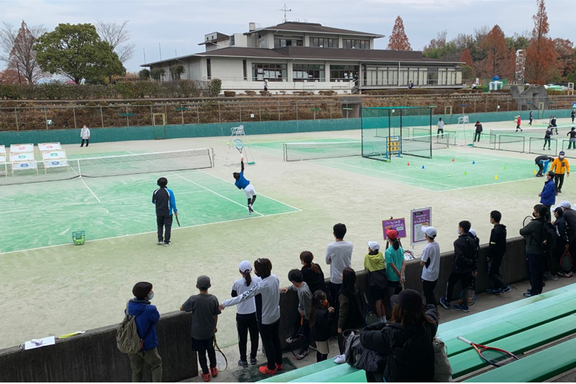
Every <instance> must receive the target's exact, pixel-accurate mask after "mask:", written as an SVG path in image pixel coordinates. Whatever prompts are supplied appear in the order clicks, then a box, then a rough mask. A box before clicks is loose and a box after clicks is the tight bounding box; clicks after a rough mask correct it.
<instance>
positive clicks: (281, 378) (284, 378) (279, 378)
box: [259, 359, 338, 383]
mask: <svg viewBox="0 0 576 384" xmlns="http://www.w3.org/2000/svg"><path fill="white" fill-rule="evenodd" d="M336 366H338V364H336V363H335V362H334V360H333V359H327V360H324V361H321V362H319V363H315V364H310V365H307V366H305V367H301V368H298V369H293V370H292V371H288V372H285V373H281V374H279V375H275V376H272V377H270V378H268V379H264V380H260V381H259V382H260V383H286V382H289V381H292V380H295V379H297V378H299V377H302V376H306V375H310V374H313V373H315V372H319V371H324V370H326V369H330V368H335V367H336Z"/></svg>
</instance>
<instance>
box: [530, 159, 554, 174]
mask: <svg viewBox="0 0 576 384" xmlns="http://www.w3.org/2000/svg"><path fill="white" fill-rule="evenodd" d="M552 161H554V158H553V157H551V156H548V155H541V156H537V157H536V158H535V159H534V163H536V165H537V166H538V172H537V173H536V177H544V172H546V171H547V170H548V164H550V163H551V162H552Z"/></svg>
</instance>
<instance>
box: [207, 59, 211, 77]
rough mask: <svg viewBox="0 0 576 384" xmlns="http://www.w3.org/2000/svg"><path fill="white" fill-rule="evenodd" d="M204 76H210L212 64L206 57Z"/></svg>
mask: <svg viewBox="0 0 576 384" xmlns="http://www.w3.org/2000/svg"><path fill="white" fill-rule="evenodd" d="M206 76H207V77H208V80H210V79H211V78H212V66H211V64H210V59H206Z"/></svg>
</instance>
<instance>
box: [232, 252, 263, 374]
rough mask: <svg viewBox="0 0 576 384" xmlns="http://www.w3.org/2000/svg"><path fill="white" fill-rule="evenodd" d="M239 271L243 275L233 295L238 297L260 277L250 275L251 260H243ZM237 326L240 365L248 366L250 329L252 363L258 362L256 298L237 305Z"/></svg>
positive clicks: (235, 284) (235, 283)
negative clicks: (247, 346) (247, 345)
mask: <svg viewBox="0 0 576 384" xmlns="http://www.w3.org/2000/svg"><path fill="white" fill-rule="evenodd" d="M238 271H239V272H240V274H241V275H242V278H241V279H238V280H236V281H235V282H234V284H233V285H232V297H237V296H238V295H241V294H243V293H244V292H246V291H248V290H250V289H251V288H253V287H254V286H255V285H256V284H258V282H260V278H259V277H258V276H252V275H250V272H252V265H250V262H249V261H243V262H241V263H240V264H239V265H238ZM236 328H237V329H238V348H239V349H240V360H238V365H240V366H241V367H247V366H248V360H247V356H246V355H247V348H246V344H247V343H248V331H250V364H252V365H255V364H256V353H258V321H257V318H256V300H254V298H251V299H249V300H246V301H244V302H242V303H240V304H238V306H237V307H236Z"/></svg>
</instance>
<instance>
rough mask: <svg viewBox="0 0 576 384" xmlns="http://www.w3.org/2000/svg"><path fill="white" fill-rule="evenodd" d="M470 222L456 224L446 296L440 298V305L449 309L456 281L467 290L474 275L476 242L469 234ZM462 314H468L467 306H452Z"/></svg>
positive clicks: (465, 304)
mask: <svg viewBox="0 0 576 384" xmlns="http://www.w3.org/2000/svg"><path fill="white" fill-rule="evenodd" d="M470 226H471V224H470V222H469V221H467V220H464V221H461V222H460V223H458V238H457V239H456V241H454V260H453V261H452V272H450V276H448V284H447V285H446V296H445V297H442V298H440V304H441V305H442V306H443V307H444V308H446V309H450V302H451V301H452V292H453V291H454V286H455V285H456V283H457V282H458V281H460V284H461V285H462V289H465V288H467V287H468V286H469V285H470V282H471V281H472V277H473V276H475V275H476V269H477V268H476V264H477V262H478V260H477V258H476V242H475V241H474V237H473V236H472V235H471V234H470V233H469V231H470ZM454 309H457V310H459V311H462V312H468V304H467V303H462V304H458V305H455V306H454Z"/></svg>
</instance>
